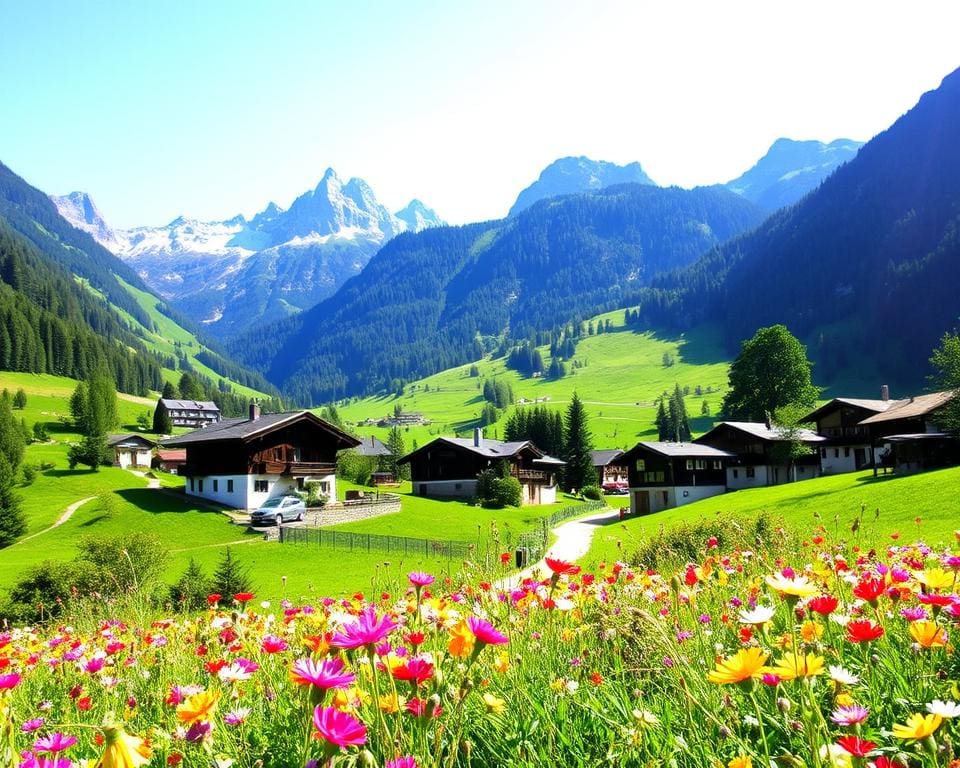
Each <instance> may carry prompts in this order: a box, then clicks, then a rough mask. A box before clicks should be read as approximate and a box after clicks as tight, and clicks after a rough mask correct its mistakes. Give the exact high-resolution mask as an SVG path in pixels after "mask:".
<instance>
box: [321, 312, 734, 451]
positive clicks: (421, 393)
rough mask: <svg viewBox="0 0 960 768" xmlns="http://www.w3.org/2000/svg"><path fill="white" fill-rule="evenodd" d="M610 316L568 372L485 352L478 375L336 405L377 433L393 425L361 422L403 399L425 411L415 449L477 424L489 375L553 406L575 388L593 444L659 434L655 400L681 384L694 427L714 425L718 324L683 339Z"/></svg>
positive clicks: (496, 433)
mask: <svg viewBox="0 0 960 768" xmlns="http://www.w3.org/2000/svg"><path fill="white" fill-rule="evenodd" d="M607 319H609V320H610V321H611V326H612V332H610V333H604V334H600V335H598V336H588V337H586V338H584V339H582V340H581V341H580V342H579V344H578V345H577V352H576V357H575V359H576V360H577V361H578V364H579V365H580V366H581V367H578V368H575V369H574V368H572V366H571V365H568V366H567V367H568V370H570V373H568V375H567V376H566V377H564V378H562V379H559V380H557V381H547V380H545V379H526V378H523V377H521V376H520V375H519V374H517V373H516V372H515V371H510V370H508V369H507V368H506V364H505V360H504V359H503V358H496V359H490V358H487V359H484V360H481V361H478V362H477V363H476V365H477V368H478V369H479V370H480V377H471V376H470V367H471V366H470V365H469V364H468V365H463V366H460V367H458V368H451V369H449V370H447V371H443V372H441V373H438V374H435V375H434V376H430V377H428V378H426V379H422V380H420V381H418V382H415V383H413V384H410V385H408V386H407V387H406V389H405V391H404V394H403V395H401V396H400V397H396V396H394V395H381V396H377V397H368V398H364V399H358V400H354V401H352V402H348V403H345V404H340V405H338V410H339V412H340V415H341V417H342V418H343V419H345V420H346V421H347V422H348V423H349V424H351V425H355V429H356V431H357V432H358V433H360V434H363V435H368V434H375V435H377V436H378V437H380V438H381V439H383V440H385V439H386V435H387V432H388V431H389V430H388V429H387V428H382V427H376V426H367V425H363V424H362V422H363V421H364V420H366V419H379V418H382V417H384V416H387V415H389V414H391V413H392V412H393V410H394V408H395V407H396V406H397V405H399V406H400V407H401V408H402V409H403V410H404V411H418V412H421V413H423V414H424V415H425V416H426V417H427V418H429V419H430V421H431V423H430V425H429V426H418V427H410V428H409V429H405V430H404V433H403V434H404V440H405V442H406V447H407V450H410V449H412V447H413V442H414V441H416V442H417V444H418V445H424V444H425V443H426V442H429V441H430V440H432V439H433V438H434V437H436V436H438V435H452V434H454V433H455V432H457V433H466V432H468V431H469V430H471V429H472V427H473V425H474V423H475V422H476V420H477V419H478V418H479V416H480V412H481V410H482V409H483V405H484V402H483V397H482V386H483V379H484V378H493V377H496V378H503V379H505V380H506V381H509V382H510V384H511V386H512V388H513V393H514V397H515V398H516V399H519V398H526V399H528V400H534V399H536V398H543V397H547V398H549V400H548V401H547V402H546V403H545V405H547V406H548V407H550V408H560V409H565V408H566V406H567V403H568V402H569V400H570V396H571V395H572V394H573V392H574V391H576V392H577V393H578V394H579V395H580V398H581V399H582V400H584V402H585V405H586V408H587V412H588V414H589V416H590V429H591V430H592V432H593V438H594V445H595V446H596V447H597V448H629V447H632V446H633V445H634V444H636V442H637V441H638V440H640V439H647V440H649V439H656V432H655V430H654V425H653V424H654V417H655V416H656V409H655V407H654V401H655V399H656V398H657V397H659V395H660V394H661V393H663V392H672V391H673V388H674V385H675V384H680V386H681V387H689V388H690V394H689V395H688V396H687V398H686V403H687V410H688V411H689V412H690V415H691V417H692V424H691V426H692V427H693V428H694V430H695V431H696V432H704V431H706V430H707V429H709V428H710V427H711V426H712V425H713V419H711V418H707V417H701V416H700V411H701V407H702V404H703V402H704V401H706V402H707V404H708V407H709V409H710V412H711V413H713V414H716V413H717V411H718V410H719V407H720V402H721V400H722V398H723V393H724V391H725V390H726V386H727V369H728V362H727V360H726V357H725V353H724V352H723V348H722V346H721V344H720V337H719V333H718V331H717V329H716V328H714V327H712V326H700V327H697V328H694V329H692V330H691V331H688V332H687V333H686V334H684V335H682V336H681V337H679V338H673V337H667V336H661V335H658V334H655V333H650V332H647V333H641V334H638V333H634V332H633V331H630V330H628V329H626V328H625V327H624V325H623V312H622V311H617V312H610V313H607V314H604V315H599V316H598V317H596V318H593V322H594V324H595V325H596V324H597V323H598V322H602V321H606V320H607ZM540 351H541V354H542V355H543V357H544V362H545V364H546V365H549V348H548V347H541V348H540ZM665 353H667V354H669V355H670V356H671V357H672V358H673V360H674V363H673V364H672V365H670V366H668V367H665V366H664V364H663V357H664V354H665ZM698 386H699V387H700V388H701V391H702V392H703V394H702V395H701V396H697V395H696V394H695V392H696V388H697V387H698ZM708 390H709V391H708ZM514 407H517V406H514ZM521 407H522V406H521ZM510 410H512V409H508V410H507V411H506V412H504V413H503V415H501V418H500V420H499V421H498V422H497V423H496V424H494V425H492V426H490V427H488V428H487V434H488V435H489V436H491V437H502V434H503V424H504V422H505V419H506V416H507V415H509V413H510Z"/></svg>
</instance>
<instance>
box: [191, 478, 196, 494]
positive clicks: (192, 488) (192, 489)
mask: <svg viewBox="0 0 960 768" xmlns="http://www.w3.org/2000/svg"><path fill="white" fill-rule="evenodd" d="M194 490H196V489H195V488H194V487H193V478H192V477H191V478H190V492H191V493H193V492H194Z"/></svg>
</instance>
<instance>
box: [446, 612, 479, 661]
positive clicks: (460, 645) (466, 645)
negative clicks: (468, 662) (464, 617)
mask: <svg viewBox="0 0 960 768" xmlns="http://www.w3.org/2000/svg"><path fill="white" fill-rule="evenodd" d="M475 642H476V637H474V634H473V632H471V631H470V626H469V625H468V624H467V622H465V621H459V622H457V624H455V625H454V626H453V627H452V628H451V629H450V643H449V644H448V645H447V651H449V653H450V655H451V656H456V657H457V658H460V659H462V658H465V657H466V656H469V655H470V654H471V653H473V646H474V643H475Z"/></svg>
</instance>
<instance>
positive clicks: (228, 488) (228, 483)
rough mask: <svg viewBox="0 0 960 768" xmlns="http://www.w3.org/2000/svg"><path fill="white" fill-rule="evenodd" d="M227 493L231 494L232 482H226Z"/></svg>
mask: <svg viewBox="0 0 960 768" xmlns="http://www.w3.org/2000/svg"><path fill="white" fill-rule="evenodd" d="M227 493H233V480H227Z"/></svg>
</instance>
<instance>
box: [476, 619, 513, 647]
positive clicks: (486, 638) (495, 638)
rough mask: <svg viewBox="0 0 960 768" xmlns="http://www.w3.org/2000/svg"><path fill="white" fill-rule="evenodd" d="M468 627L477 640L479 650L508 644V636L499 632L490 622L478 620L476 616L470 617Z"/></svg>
mask: <svg viewBox="0 0 960 768" xmlns="http://www.w3.org/2000/svg"><path fill="white" fill-rule="evenodd" d="M467 626H469V627H470V631H471V632H473V636H474V637H475V638H477V647H478V648H481V647H483V646H484V645H501V644H502V643H506V642H507V636H506V635H504V634H502V633H501V632H500V631H499V630H497V629H496V628H495V627H494V626H493V624H491V623H490V622H489V621H485V620H484V619H478V618H477V617H476V616H468V617H467Z"/></svg>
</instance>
